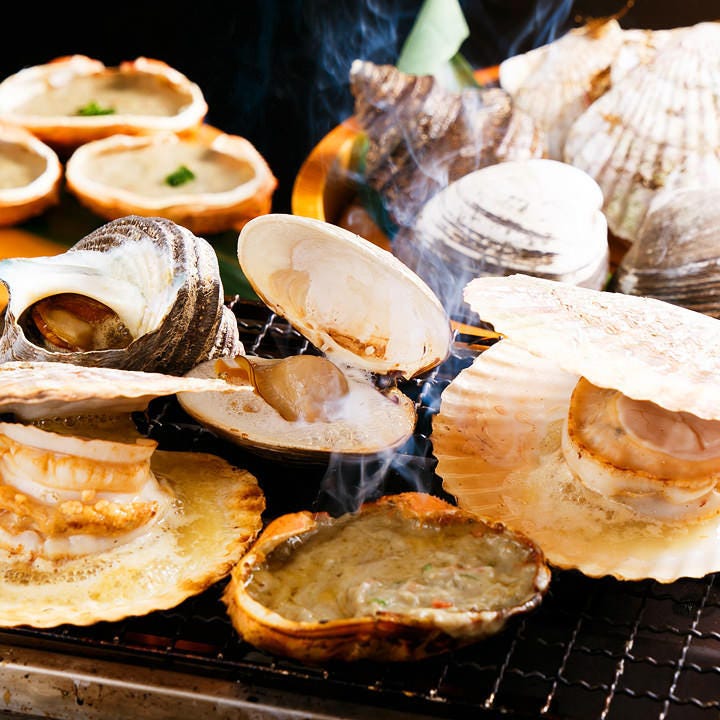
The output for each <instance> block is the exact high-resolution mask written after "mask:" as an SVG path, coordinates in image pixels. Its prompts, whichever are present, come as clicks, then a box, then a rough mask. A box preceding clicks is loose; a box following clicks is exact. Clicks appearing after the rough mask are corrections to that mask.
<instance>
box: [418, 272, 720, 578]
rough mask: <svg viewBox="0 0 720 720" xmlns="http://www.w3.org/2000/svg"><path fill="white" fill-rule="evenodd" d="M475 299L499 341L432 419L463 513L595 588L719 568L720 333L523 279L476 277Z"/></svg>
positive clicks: (674, 310)
mask: <svg viewBox="0 0 720 720" xmlns="http://www.w3.org/2000/svg"><path fill="white" fill-rule="evenodd" d="M465 297H466V299H467V301H468V302H469V303H470V304H471V305H472V307H473V308H474V309H475V310H476V311H477V312H478V313H479V314H480V316H481V317H482V318H483V319H485V320H487V321H488V322H491V323H493V325H494V326H495V328H496V330H498V331H499V332H501V333H502V334H503V339H502V340H501V341H500V342H499V343H497V344H496V345H494V346H492V347H491V348H490V349H489V350H487V351H485V352H483V353H482V354H481V355H480V356H479V357H478V358H477V359H476V360H475V361H474V363H473V365H472V366H471V367H469V368H467V369H466V370H464V371H462V372H461V373H460V374H459V375H458V377H457V378H456V379H455V380H453V382H452V383H451V384H450V385H449V386H448V387H447V388H446V389H445V391H444V392H443V395H442V397H441V405H440V412H439V414H438V415H437V416H436V417H435V418H434V420H433V433H432V440H433V447H434V451H435V454H436V456H437V458H438V468H437V472H438V474H439V475H440V476H441V477H442V478H443V483H444V487H445V489H446V490H447V491H448V492H449V493H451V494H452V495H454V496H455V497H456V498H457V500H458V503H459V505H460V506H461V507H463V508H465V509H467V510H469V511H472V512H474V513H477V514H478V515H479V516H480V517H482V518H485V519H488V520H492V521H495V522H502V523H504V524H506V525H507V526H508V527H510V528H512V529H514V530H517V531H519V532H522V533H524V534H526V535H527V536H528V537H530V538H531V539H532V540H533V541H535V542H536V543H537V544H538V545H539V546H540V547H541V548H542V549H543V551H544V553H545V555H546V557H547V558H548V561H549V562H550V563H551V564H553V565H555V566H557V567H561V568H576V569H579V570H580V571H582V572H583V573H585V574H587V575H590V576H602V575H612V576H615V577H617V578H621V579H627V580H637V579H642V578H654V579H656V580H659V581H661V582H671V581H673V580H675V579H677V578H679V577H702V576H704V575H706V574H708V573H711V572H715V571H717V570H718V569H720V552H719V551H718V546H717V542H716V537H717V532H718V529H719V528H720V490H718V487H717V484H718V481H719V480H720V422H719V421H720V392H718V388H719V387H720V383H719V382H718V378H720V365H719V364H718V361H717V358H718V357H720V351H718V350H717V348H720V323H719V322H718V321H717V320H715V319H714V318H710V317H707V316H705V315H701V314H699V313H695V312H692V311H689V310H686V309H684V308H680V307H677V306H675V305H670V304H668V303H665V302H661V301H658V300H655V299H652V298H641V297H634V296H629V295H623V294H620V293H609V292H599V291H593V290H589V289H586V288H580V287H576V286H571V285H567V284H564V283H558V282H553V281H548V280H543V279H540V278H531V277H527V276H521V275H515V276H511V277H508V278H478V279H476V280H473V281H472V282H471V283H470V284H469V285H468V287H467V289H466V292H465ZM558 528H562V532H558Z"/></svg>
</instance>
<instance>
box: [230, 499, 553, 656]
mask: <svg viewBox="0 0 720 720" xmlns="http://www.w3.org/2000/svg"><path fill="white" fill-rule="evenodd" d="M382 513H386V514H389V515H395V516H397V517H399V518H401V519H402V520H404V521H406V522H407V523H408V526H409V527H410V531H411V532H412V528H413V527H416V525H417V523H422V524H423V525H430V526H435V527H437V531H438V538H439V542H442V540H441V539H442V532H443V528H448V527H452V526H455V525H465V526H473V528H474V533H477V535H478V536H485V537H486V536H494V538H495V540H496V541H497V542H498V543H499V544H502V547H503V548H504V550H505V552H507V553H516V554H517V558H518V562H519V563H520V564H522V565H523V566H524V568H525V569H526V570H528V573H527V574H528V577H529V579H528V580H527V582H526V583H525V584H524V585H523V587H524V599H523V600H522V601H521V602H518V603H508V604H507V606H505V607H501V608H495V609H482V608H477V609H467V610H458V611H450V610H447V609H442V608H418V609H417V610H416V611H415V612H412V611H408V612H400V611H398V612H393V611H392V610H388V611H384V610H380V611H378V612H376V613H375V614H374V615H372V616H360V617H349V618H342V619H332V620H329V621H327V622H302V621H293V620H289V619H287V618H285V617H283V616H282V615H280V614H279V613H278V612H275V611H274V610H273V609H271V608H268V607H266V606H264V605H263V604H261V603H260V602H258V601H257V600H255V599H253V597H251V595H250V593H249V592H248V587H249V586H251V585H252V582H253V572H254V571H255V569H256V568H258V567H259V566H261V565H263V563H265V561H266V560H267V558H268V557H269V556H270V555H271V554H272V553H273V551H274V550H275V549H276V548H278V547H279V546H281V545H287V544H288V543H291V544H292V546H293V549H292V552H293V553H302V552H303V540H304V539H306V538H308V537H311V536H312V535H313V534H314V533H315V532H316V531H318V529H320V528H322V527H323V526H327V525H328V524H332V523H333V522H334V521H333V519H332V518H329V517H328V516H326V515H324V514H321V515H312V514H311V513H309V512H301V513H295V514H291V515H284V516H281V517H279V518H277V519H276V520H274V521H273V522H272V523H271V524H270V525H268V526H267V527H266V528H265V530H264V531H263V533H262V534H261V536H260V537H259V538H258V540H257V541H256V542H255V544H254V545H253V546H252V547H251V549H250V551H249V552H248V553H247V554H246V555H245V557H243V558H242V560H241V561H240V562H239V563H238V564H237V566H236V567H235V568H234V569H233V572H232V576H231V580H230V583H229V584H228V586H227V588H226V590H225V593H224V595H223V601H224V602H225V604H226V605H227V608H228V613H229V615H230V619H231V621H232V623H233V626H234V627H235V629H236V630H237V631H238V633H239V634H240V635H241V636H242V637H243V639H245V640H246V641H248V642H250V643H251V644H253V645H255V646H257V647H259V648H262V649H265V650H268V651H270V652H273V653H276V654H278V655H286V656H290V657H293V658H296V659H298V660H301V661H304V662H326V661H331V660H343V661H352V660H361V659H371V660H380V661H407V660H418V659H421V658H424V657H427V656H430V655H435V654H438V653H442V652H446V651H449V650H452V649H454V648H459V647H462V646H464V645H468V644H470V643H473V642H476V641H478V640H480V639H482V638H484V637H486V636H488V635H492V634H494V633H497V632H499V631H500V630H501V629H502V627H503V626H504V625H505V623H506V622H507V620H508V619H509V618H510V617H512V616H514V615H517V614H519V613H523V612H527V611H529V610H531V609H533V608H535V607H536V606H537V605H538V604H539V603H540V601H541V599H542V596H543V594H544V593H545V591H546V590H547V587H548V584H549V580H550V573H549V571H548V569H547V567H546V566H545V564H544V560H543V557H542V553H540V552H539V551H538V550H537V548H535V547H534V546H533V545H532V543H529V542H528V541H527V540H526V539H525V538H523V537H522V536H520V535H517V534H514V533H511V532H508V531H507V530H506V529H505V528H503V527H502V526H499V525H487V524H485V523H483V522H481V521H479V520H477V518H475V517H473V516H472V515H471V514H469V513H466V512H464V511H462V510H459V509H458V508H456V507H454V506H452V505H450V504H448V503H446V502H444V501H442V500H440V499H438V498H435V497H433V496H430V495H425V494H422V493H403V494H400V495H396V496H386V497H383V498H381V499H380V500H378V501H377V502H374V503H366V504H364V505H363V506H362V507H361V508H360V510H359V511H358V514H356V518H357V517H360V518H362V516H366V515H367V516H371V515H374V514H375V515H378V514H382ZM413 561H418V562H420V564H422V563H423V559H422V558H410V557H409V558H408V563H409V564H411V563H413ZM363 579H364V578H363V577H362V572H359V573H358V578H357V580H358V582H361V581H362V580H363ZM332 582H333V581H332V578H328V579H327V585H328V586H329V587H330V588H331V589H332ZM481 602H482V601H481V600H478V605H480V604H481Z"/></svg>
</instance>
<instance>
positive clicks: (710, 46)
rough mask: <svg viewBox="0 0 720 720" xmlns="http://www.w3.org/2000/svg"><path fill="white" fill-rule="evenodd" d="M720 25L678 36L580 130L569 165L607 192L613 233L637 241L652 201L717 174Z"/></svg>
mask: <svg viewBox="0 0 720 720" xmlns="http://www.w3.org/2000/svg"><path fill="white" fill-rule="evenodd" d="M718 48H720V23H701V24H699V25H695V26H693V27H690V28H686V29H684V30H683V31H676V32H675V33H673V35H672V37H671V38H670V39H668V40H667V42H666V43H665V44H664V45H663V46H662V48H661V49H660V50H659V51H658V52H657V54H656V55H655V57H654V59H653V60H652V62H649V63H647V64H641V65H638V66H637V67H636V68H634V69H633V70H631V71H630V72H628V73H627V74H626V75H625V76H624V78H623V79H621V80H620V81H619V82H618V83H617V84H616V85H615V86H614V87H613V88H612V89H611V90H609V91H608V92H607V93H606V94H605V95H603V96H602V97H601V98H600V99H599V100H597V101H596V102H594V103H593V104H592V105H591V106H590V107H589V108H588V109H587V110H586V111H585V112H584V113H583V114H582V115H581V116H580V117H579V118H578V119H577V120H576V121H575V123H574V124H573V126H572V127H571V129H570V132H569V133H568V137H567V141H566V145H565V160H566V162H569V163H571V164H572V165H575V166H577V167H579V168H581V169H583V170H585V171H586V172H587V173H588V174H589V175H591V176H592V177H593V178H595V180H597V182H598V184H599V185H600V187H601V188H602V191H603V196H604V198H605V205H604V212H605V214H606V216H607V220H608V226H609V228H610V230H611V231H612V232H613V233H614V234H615V235H616V236H617V237H619V238H621V239H623V240H625V241H627V242H630V243H632V242H634V241H635V239H636V238H637V233H638V230H639V229H640V226H641V225H642V222H643V220H644V219H645V216H646V214H647V211H648V208H649V205H650V202H651V201H652V199H653V198H654V197H655V196H656V194H657V193H658V192H659V191H660V190H661V189H662V188H663V187H665V186H667V184H668V179H669V177H670V176H671V175H672V177H673V178H675V179H678V180H683V181H687V182H689V183H691V184H692V183H693V181H694V177H695V176H696V175H697V174H698V173H699V172H700V171H701V168H702V169H703V170H702V171H703V172H705V171H706V168H707V164H708V163H714V165H715V167H716V169H715V173H714V174H715V175H717V174H718V168H719V167H720V160H718V151H719V148H720V125H719V124H718V122H717V118H718V117H720V112H718V98H719V97H720V86H719V85H718V83H720V79H719V78H720V72H719V69H720V54H719V52H718Z"/></svg>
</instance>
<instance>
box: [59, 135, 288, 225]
mask: <svg viewBox="0 0 720 720" xmlns="http://www.w3.org/2000/svg"><path fill="white" fill-rule="evenodd" d="M65 177H66V180H67V187H68V189H69V190H70V192H72V193H73V194H74V195H75V196H76V197H77V198H78V200H80V202H81V203H82V204H83V205H85V206H86V207H88V208H90V210H92V211H93V212H94V213H95V214H97V215H99V216H100V217H104V218H106V219H109V220H114V219H116V218H119V217H122V216H124V215H131V214H134V215H144V216H149V217H153V216H162V217H166V218H169V219H170V220H173V221H174V222H176V223H178V224H179V225H182V226H183V227H185V228H187V229H188V230H190V231H191V232H193V233H196V234H199V235H204V234H206V233H216V232H221V231H224V230H230V229H236V230H239V229H240V228H241V227H242V226H243V225H244V224H245V223H246V222H247V221H248V220H249V219H250V218H253V217H255V216H257V215H262V214H264V213H267V212H270V206H271V203H272V194H273V192H274V190H275V187H276V186H277V180H276V179H275V177H274V175H273V174H272V172H271V170H270V168H269V167H268V165H267V163H266V162H265V160H264V158H263V157H262V156H261V155H260V153H259V152H258V151H257V150H256V149H255V147H254V146H253V145H252V144H251V143H250V142H249V141H248V140H246V139H245V138H242V137H239V136H237V135H228V134H226V133H221V132H219V131H213V130H211V129H210V128H209V127H208V126H203V128H202V130H198V131H195V132H189V133H186V134H185V135H184V136H183V137H180V136H179V135H177V134H175V133H156V134H154V135H151V136H145V137H137V136H130V135H113V136H111V137H108V138H105V139H103V140H97V141H95V142H90V143H87V144H85V145H83V146H82V147H80V148H78V149H77V150H76V151H75V152H74V153H73V154H72V156H71V158H70V159H69V160H68V163H67V167H66V170H65Z"/></svg>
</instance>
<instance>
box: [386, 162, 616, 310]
mask: <svg viewBox="0 0 720 720" xmlns="http://www.w3.org/2000/svg"><path fill="white" fill-rule="evenodd" d="M602 202H603V198H602V193H601V192H600V188H599V187H598V185H597V183H596V182H595V181H594V180H593V179H592V178H590V177H589V176H588V175H587V174H586V173H584V172H582V171H581V170H578V169H577V168H573V167H571V166H570V165H566V164H565V163H560V162H557V161H555V160H545V159H531V160H516V161H508V162H504V163H499V164H497V165H491V166H489V167H486V168H483V169H482V170H476V171H475V172H472V173H469V174H468V175H466V176H464V177H462V178H460V179H459V180H456V181H455V182H453V183H451V184H450V185H449V186H448V187H447V188H445V189H444V190H441V191H440V192H438V194H437V195H435V196H434V197H433V198H432V199H431V200H429V201H428V202H427V203H426V205H425V206H424V207H423V208H422V210H421V211H420V213H419V215H418V217H417V219H416V221H415V223H414V225H413V227H412V228H406V229H402V230H401V231H400V232H399V233H398V234H397V236H396V237H395V240H394V245H393V246H394V252H395V254H396V255H397V257H399V258H400V259H401V260H402V261H403V262H404V263H405V264H406V265H408V266H409V267H410V268H411V269H413V270H414V271H415V272H417V273H418V275H420V276H421V277H423V278H424V279H425V281H426V282H427V283H428V284H429V285H430V286H431V287H432V288H433V290H434V291H435V293H436V294H437V295H438V296H439V297H440V298H441V300H442V301H443V304H444V305H445V308H446V309H447V310H448V312H449V313H450V314H451V315H461V314H462V311H463V308H462V289H463V287H464V286H465V284H466V283H467V282H468V281H469V280H470V279H472V278H474V277H478V276H482V275H508V274H512V273H516V272H518V273H525V274H529V275H537V276H539V277H545V278H548V279H553V280H563V281H565V282H570V283H573V284H577V285H583V286H587V287H592V288H595V289H599V288H601V287H603V286H604V284H605V282H606V279H607V274H608V270H609V259H608V258H609V252H608V240H607V223H606V221H605V217H604V215H603V214H602V212H601V210H600V208H601V207H602Z"/></svg>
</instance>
